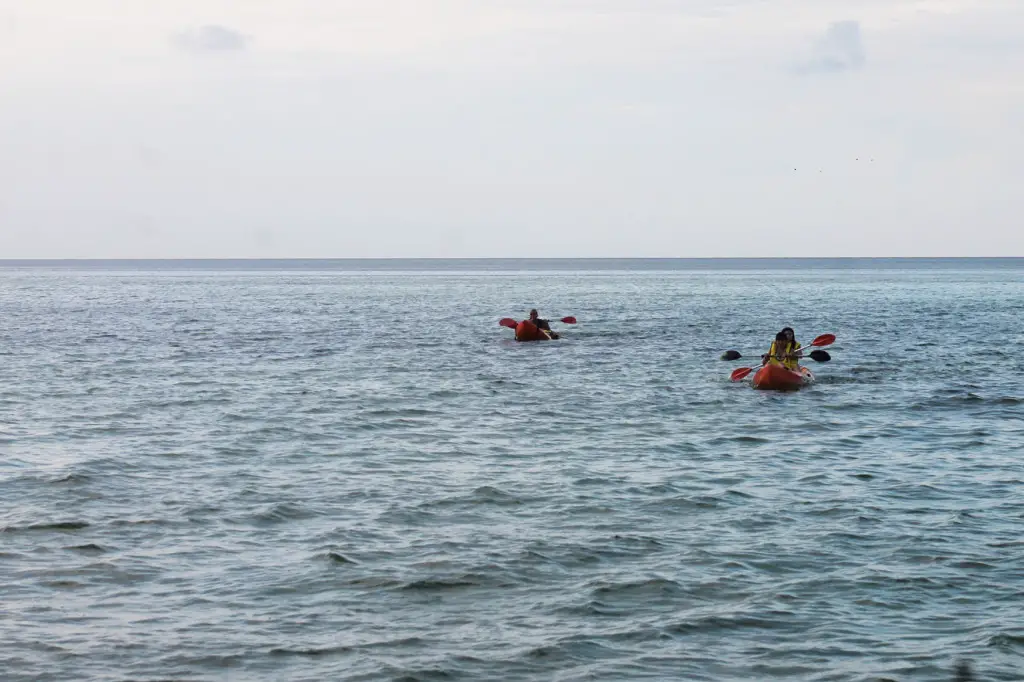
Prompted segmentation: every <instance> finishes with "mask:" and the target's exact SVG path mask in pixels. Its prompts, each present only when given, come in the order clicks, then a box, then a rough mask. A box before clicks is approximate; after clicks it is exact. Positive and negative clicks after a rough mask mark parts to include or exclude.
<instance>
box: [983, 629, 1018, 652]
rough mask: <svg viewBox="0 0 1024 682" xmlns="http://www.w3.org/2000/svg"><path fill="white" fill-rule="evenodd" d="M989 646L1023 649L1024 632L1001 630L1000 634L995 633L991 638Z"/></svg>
mask: <svg viewBox="0 0 1024 682" xmlns="http://www.w3.org/2000/svg"><path fill="white" fill-rule="evenodd" d="M988 646H991V647H996V648H999V649H1014V650H1016V649H1022V648H1024V634H1011V633H1008V632H1000V633H999V634H998V635H993V636H992V637H990V638H989V640H988Z"/></svg>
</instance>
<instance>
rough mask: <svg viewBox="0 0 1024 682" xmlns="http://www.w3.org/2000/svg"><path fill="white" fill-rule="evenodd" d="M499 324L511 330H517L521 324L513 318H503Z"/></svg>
mask: <svg viewBox="0 0 1024 682" xmlns="http://www.w3.org/2000/svg"><path fill="white" fill-rule="evenodd" d="M498 324H500V325H501V326H502V327H508V328H509V329H515V328H516V326H517V325H518V324H519V323H518V322H516V321H515V320H513V319H512V318H511V317H503V318H501V321H500V322H498Z"/></svg>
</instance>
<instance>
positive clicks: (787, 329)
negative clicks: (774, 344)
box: [779, 327, 796, 336]
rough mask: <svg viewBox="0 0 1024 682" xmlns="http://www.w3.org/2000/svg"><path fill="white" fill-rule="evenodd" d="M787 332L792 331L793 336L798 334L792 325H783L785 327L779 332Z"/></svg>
mask: <svg viewBox="0 0 1024 682" xmlns="http://www.w3.org/2000/svg"><path fill="white" fill-rule="evenodd" d="M786 332H789V333H790V334H792V335H793V336H796V332H795V331H793V328H792V327H783V328H782V331H781V332H779V333H780V334H785V333H786Z"/></svg>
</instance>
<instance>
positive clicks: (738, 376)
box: [729, 367, 754, 381]
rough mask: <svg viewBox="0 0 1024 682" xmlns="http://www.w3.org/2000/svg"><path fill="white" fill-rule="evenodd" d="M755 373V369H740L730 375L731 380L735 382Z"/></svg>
mask: <svg viewBox="0 0 1024 682" xmlns="http://www.w3.org/2000/svg"><path fill="white" fill-rule="evenodd" d="M753 371H754V368H753V367H740V368H739V369H734V370H733V371H732V374H730V375H729V378H730V379H732V380H733V381H739V380H740V379H742V378H743V377H745V376H747V375H748V374H750V373H751V372H753Z"/></svg>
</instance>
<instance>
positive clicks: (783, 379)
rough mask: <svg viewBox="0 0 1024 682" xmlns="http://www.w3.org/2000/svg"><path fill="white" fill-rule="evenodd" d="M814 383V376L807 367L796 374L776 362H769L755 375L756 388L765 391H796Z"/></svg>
mask: <svg viewBox="0 0 1024 682" xmlns="http://www.w3.org/2000/svg"><path fill="white" fill-rule="evenodd" d="M812 383H814V374H812V373H811V370H809V369H807V368H806V367H801V368H800V369H799V370H798V371H796V372H794V371H793V370H790V369H786V368H785V367H783V366H782V365H779V364H776V363H774V362H769V363H768V364H767V365H765V366H764V367H762V368H761V369H759V370H757V372H756V373H755V374H754V388H759V389H762V390H765V391H795V390H796V389H798V388H800V387H801V386H807V385H808V384H812Z"/></svg>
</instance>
